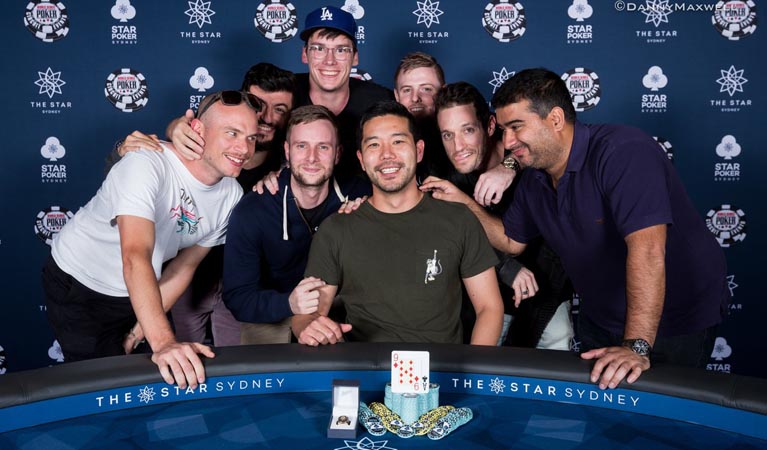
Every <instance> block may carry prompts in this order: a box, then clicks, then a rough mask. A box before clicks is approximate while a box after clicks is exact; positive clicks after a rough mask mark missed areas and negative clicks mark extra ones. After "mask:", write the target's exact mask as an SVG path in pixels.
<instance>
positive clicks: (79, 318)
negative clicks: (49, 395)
mask: <svg viewBox="0 0 767 450" xmlns="http://www.w3.org/2000/svg"><path fill="white" fill-rule="evenodd" d="M42 278H43V290H44V291H45V304H46V307H47V309H48V322H49V323H50V324H51V327H52V328H53V334H54V335H55V336H56V339H57V340H58V341H59V345H61V350H62V351H63V353H64V360H65V361H67V362H72V361H80V360H83V359H92V358H99V357H103V356H117V355H124V354H125V351H124V350H123V346H122V342H123V338H124V337H125V335H126V334H127V333H128V331H129V330H130V329H131V327H132V326H133V325H134V324H135V323H136V316H135V314H134V313H133V307H132V306H131V303H130V298H128V297H111V296H109V295H104V294H100V293H98V292H96V291H94V290H92V289H89V288H87V287H85V286H84V285H83V284H81V283H80V282H78V281H77V280H75V279H74V278H73V277H72V276H70V275H69V274H67V273H66V272H64V271H63V270H61V268H60V267H59V266H58V265H57V264H56V262H55V261H54V260H53V258H49V259H48V262H47V263H46V264H45V267H43V272H42Z"/></svg>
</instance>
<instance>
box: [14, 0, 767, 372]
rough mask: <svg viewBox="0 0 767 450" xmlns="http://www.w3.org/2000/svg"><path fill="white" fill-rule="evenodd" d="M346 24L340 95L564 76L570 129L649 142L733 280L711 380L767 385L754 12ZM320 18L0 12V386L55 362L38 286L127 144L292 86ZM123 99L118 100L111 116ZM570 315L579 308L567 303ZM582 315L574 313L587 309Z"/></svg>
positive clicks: (125, 10)
mask: <svg viewBox="0 0 767 450" xmlns="http://www.w3.org/2000/svg"><path fill="white" fill-rule="evenodd" d="M327 1H328V3H327V4H331V5H334V6H338V7H343V8H344V9H345V10H347V11H349V12H350V13H352V14H353V15H354V17H355V19H356V20H357V25H358V28H357V39H358V42H359V54H360V56H359V66H358V67H357V68H356V72H355V74H354V76H357V77H360V78H363V79H367V80H371V79H372V80H373V81H375V82H377V83H379V84H382V85H384V86H387V87H391V86H392V84H393V83H392V81H393V80H392V79H393V75H394V70H395V68H396V66H397V64H398V62H399V60H400V58H401V57H402V56H403V55H405V54H406V53H408V52H410V51H415V50H421V51H425V52H427V53H430V54H432V55H434V56H435V57H436V58H437V59H438V60H439V62H440V63H441V64H442V66H443V67H444V69H445V73H446V78H447V81H448V82H453V81H459V80H465V81H468V82H470V83H473V84H474V85H476V86H478V87H479V88H480V90H481V91H482V92H483V93H484V94H485V96H486V97H487V98H488V99H490V97H491V96H492V94H493V92H494V91H495V90H496V89H497V88H498V87H499V86H500V85H501V84H502V83H503V81H504V80H505V79H506V78H508V77H509V76H511V75H513V74H514V73H515V72H516V71H519V70H521V69H524V68H527V67H540V66H543V67H547V68H550V69H551V70H554V71H556V72H558V73H561V74H562V77H563V78H564V79H565V80H566V82H567V83H568V86H569V87H570V89H571V92H572V94H573V101H574V103H575V104H576V107H577V110H578V111H579V117H580V119H581V120H582V121H584V122H620V123H626V124H630V125H635V126H638V127H640V128H642V129H644V130H645V131H646V132H647V133H649V134H651V135H652V136H655V137H656V139H657V140H658V144H659V145H660V146H662V147H663V148H664V149H665V150H666V151H667V152H668V157H669V158H671V159H672V160H673V163H674V165H675V166H676V168H677V170H678V171H679V172H680V174H681V176H682V179H683V180H684V182H685V184H686V186H687V189H688V192H689V194H690V196H691V197H692V199H693V201H694V203H695V205H696V206H697V208H698V210H699V212H700V214H701V216H702V217H703V219H704V220H706V223H707V224H708V227H709V229H710V230H711V233H713V234H714V235H716V237H717V239H718V240H719V242H720V244H721V246H722V248H723V250H724V252H725V254H726V256H727V262H728V266H729V267H728V272H729V274H728V277H729V283H730V290H731V292H732V294H733V301H732V305H731V306H730V313H729V317H728V319H727V322H726V323H725V325H724V326H723V327H722V329H721V332H720V333H719V337H718V339H717V343H716V347H715V350H714V352H713V354H712V355H711V360H710V364H709V366H708V369H709V370H716V371H724V372H734V373H740V374H747V375H756V376H762V377H767V363H765V362H764V357H763V352H762V349H763V348H764V342H765V341H767V327H765V326H764V321H765V318H766V317H767V303H765V302H764V301H762V299H763V295H762V292H761V290H760V289H761V286H762V285H761V284H760V283H761V282H760V281H759V278H761V277H762V276H764V275H763V268H762V266H761V262H760V261H761V260H760V259H759V258H760V256H759V255H760V254H763V250H764V248H765V234H764V226H763V224H764V221H765V208H764V197H765V195H764V194H765V189H764V179H762V180H760V177H763V176H765V174H764V171H765V169H767V164H765V162H767V152H765V151H764V150H765V144H764V139H763V138H762V135H761V133H762V132H763V131H765V128H766V123H765V117H767V110H766V109H765V104H766V103H767V95H765V94H766V93H767V89H766V88H765V85H764V81H765V70H766V69H767V62H765V58H764V54H765V49H766V48H767V45H765V44H766V43H767V42H766V41H765V36H767V35H766V34H765V30H760V29H759V28H760V23H759V20H760V14H763V12H762V11H759V8H760V7H763V6H764V5H759V4H758V2H756V1H754V0H747V1H718V2H716V1H704V0H691V1H688V2H682V1H675V0H645V1H636V2H629V1H622V0H618V1H612V0H556V1H555V0H546V1H543V0H520V1H516V0H471V1H467V0H394V1H379V0H327ZM319 6H323V3H322V2H319V1H317V0H207V1H206V0H184V1H182V0H163V1H156V0H98V1H96V0H32V1H30V2H28V3H27V2H24V1H10V2H5V3H4V7H3V11H2V13H0V14H1V15H0V24H2V27H0V29H2V31H3V34H2V36H0V49H2V53H1V55H0V56H1V57H2V60H3V63H2V70H0V86H2V99H1V100H0V108H2V110H0V113H1V114H2V117H1V120H0V124H2V128H1V129H2V143H1V144H0V146H1V147H0V148H2V152H0V192H1V195H0V201H2V212H3V213H4V219H3V220H2V221H0V269H1V270H0V286H2V294H0V299H1V300H0V373H4V372H6V371H18V370H24V369H30V368H36V367H42V366H46V365H50V364H57V363H59V362H60V361H61V360H62V357H61V351H60V348H58V345H57V343H55V341H54V338H53V335H52V333H51V331H50V329H49V327H48V324H47V321H46V317H45V314H46V311H45V306H44V301H43V293H42V288H41V286H40V269H41V267H42V265H43V263H44V261H45V259H46V258H47V257H48V254H49V244H50V242H51V239H52V237H53V236H54V235H55V234H56V233H57V232H58V231H59V230H60V229H61V227H62V226H64V225H65V224H66V222H67V220H69V218H71V217H72V215H73V214H74V213H75V212H76V211H77V210H78V209H79V208H80V207H81V206H82V205H84V204H85V203H86V202H87V201H88V200H89V199H90V198H91V196H93V194H94V193H95V192H96V190H97V189H98V187H99V185H100V184H101V181H102V180H103V177H104V166H105V164H104V161H105V158H106V157H107V155H108V154H109V153H110V151H111V150H112V147H113V145H114V143H115V141H117V140H118V139H121V138H122V137H124V136H125V135H127V134H129V133H130V132H131V131H133V130H136V129H138V130H142V131H145V132H152V133H157V134H158V135H161V136H162V134H163V133H164V130H165V127H166V124H167V123H168V122H169V120H170V119H172V118H174V117H177V116H180V115H181V114H183V112H184V111H185V110H186V109H187V108H190V107H196V106H197V104H198V102H199V101H200V100H201V98H202V97H203V96H205V95H206V93H209V92H212V91H215V90H220V89H231V88H238V87H239V85H240V83H241V80H242V76H243V75H244V73H245V72H246V71H247V69H248V68H249V67H250V66H251V65H253V64H255V63H257V62H261V61H267V62H271V63H274V64H276V65H278V66H280V67H283V68H285V69H289V70H293V71H295V72H304V71H306V66H305V65H304V64H302V63H301V58H300V54H301V46H302V42H301V41H300V38H299V37H298V34H299V32H300V30H301V27H302V26H303V21H304V17H305V16H306V14H307V13H308V12H309V11H311V10H313V9H315V8H317V7H319ZM126 98H127V99H128V100H126ZM575 300H576V303H577V301H578V300H579V299H577V298H576V299H575ZM584 301H587V300H585V299H584Z"/></svg>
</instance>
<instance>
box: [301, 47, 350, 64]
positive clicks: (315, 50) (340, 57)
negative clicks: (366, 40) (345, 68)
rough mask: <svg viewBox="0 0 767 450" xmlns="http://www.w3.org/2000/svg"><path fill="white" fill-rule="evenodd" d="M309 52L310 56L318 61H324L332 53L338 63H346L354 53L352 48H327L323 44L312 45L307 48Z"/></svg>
mask: <svg viewBox="0 0 767 450" xmlns="http://www.w3.org/2000/svg"><path fill="white" fill-rule="evenodd" d="M306 48H307V49H308V50H309V54H310V55H312V58H314V59H316V60H323V59H325V56H326V55H327V54H328V52H330V53H331V54H332V55H333V57H334V58H335V60H336V61H346V60H347V59H349V56H350V55H351V54H352V53H354V49H353V48H351V47H346V46H341V47H326V46H324V45H321V44H312V45H310V46H308V47H306Z"/></svg>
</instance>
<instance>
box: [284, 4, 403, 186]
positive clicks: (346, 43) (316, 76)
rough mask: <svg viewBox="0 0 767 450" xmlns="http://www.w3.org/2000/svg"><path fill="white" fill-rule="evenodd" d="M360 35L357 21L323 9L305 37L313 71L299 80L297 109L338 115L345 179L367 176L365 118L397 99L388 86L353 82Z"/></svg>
mask: <svg viewBox="0 0 767 450" xmlns="http://www.w3.org/2000/svg"><path fill="white" fill-rule="evenodd" d="M356 31H357V23H356V22H355V21H354V17H352V15H351V14H349V13H348V12H346V11H343V10H341V9H339V8H336V7H334V6H323V7H321V8H318V9H316V10H314V11H312V12H310V13H309V14H308V15H307V16H306V21H305V26H304V30H303V31H302V32H301V39H303V40H304V47H303V49H302V50H301V61H303V62H304V63H305V64H307V65H308V67H309V72H308V73H303V74H297V75H296V90H295V96H294V104H295V106H296V107H298V106H304V105H322V106H324V107H326V108H328V109H329V110H330V111H331V112H333V114H335V115H336V118H337V120H338V128H339V131H340V138H341V146H342V150H341V161H340V162H339V163H338V166H337V167H336V170H335V173H336V176H337V177H338V178H341V179H343V178H347V177H349V176H354V175H358V174H361V173H362V170H361V169H360V165H359V162H357V158H356V157H355V152H356V150H357V148H358V147H357V133H356V131H357V126H358V124H359V121H360V117H362V113H363V112H364V111H365V110H366V109H367V108H368V107H370V106H371V105H372V104H373V103H375V102H377V101H380V100H390V99H392V98H393V97H392V92H391V91H390V90H388V89H386V88H384V87H383V86H380V85H378V84H375V83H373V82H370V81H362V80H358V79H356V78H352V77H351V71H352V67H353V66H356V65H357V64H358V63H359V54H358V53H357V40H356V38H355V32H356Z"/></svg>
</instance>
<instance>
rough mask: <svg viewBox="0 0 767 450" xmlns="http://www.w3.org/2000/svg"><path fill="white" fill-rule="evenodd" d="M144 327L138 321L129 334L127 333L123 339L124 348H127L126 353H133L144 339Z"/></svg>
mask: <svg viewBox="0 0 767 450" xmlns="http://www.w3.org/2000/svg"><path fill="white" fill-rule="evenodd" d="M144 337H145V336H144V329H143V328H141V324H139V323H136V325H134V326H133V327H132V328H131V329H130V331H129V332H128V334H126V335H125V339H123V350H125V354H126V355H130V354H131V353H133V350H136V347H138V346H139V344H141V342H143V341H144Z"/></svg>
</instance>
